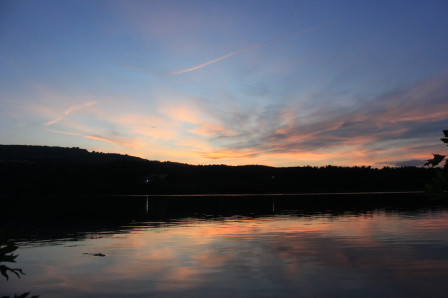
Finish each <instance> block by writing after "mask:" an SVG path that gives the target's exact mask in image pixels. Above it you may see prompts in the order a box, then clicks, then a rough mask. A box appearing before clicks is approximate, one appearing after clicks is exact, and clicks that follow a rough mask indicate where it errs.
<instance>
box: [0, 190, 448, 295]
mask: <svg viewBox="0 0 448 298" xmlns="http://www.w3.org/2000/svg"><path fill="white" fill-rule="evenodd" d="M138 201H139V203H138V204H136V205H135V206H134V207H135V208H136V209H133V210H131V211H130V210H129V209H126V212H123V213H117V212H116V210H115V212H112V211H111V210H108V209H107V208H104V209H102V210H103V213H101V214H96V215H95V216H92V213H88V214H87V215H84V214H82V213H79V214H78V216H76V215H74V214H73V213H70V212H69V213H64V212H62V213H60V214H58V215H59V216H55V214H48V213H47V214H43V213H42V214H41V213H38V214H36V213H35V214H34V216H32V215H31V214H30V213H27V214H26V215H23V216H24V218H22V220H15V219H14V218H16V217H15V216H9V217H8V220H4V221H2V228H3V230H4V231H5V230H8V231H9V232H12V233H14V234H15V235H16V237H17V238H18V240H17V244H18V246H19V248H18V249H17V250H16V251H15V253H16V254H18V257H17V259H16V260H17V263H16V264H13V266H11V267H14V268H22V269H23V272H24V273H26V275H23V276H22V277H21V278H20V279H19V278H17V277H16V276H14V275H11V274H10V276H9V280H8V281H7V280H6V279H5V278H3V277H1V276H0V278H1V280H0V295H9V296H14V294H21V293H23V292H31V294H30V295H40V296H41V297H447V295H448V282H447V281H448V209H447V208H446V207H442V206H435V205H432V206H428V205H425V204H423V205H420V204H417V206H413V207H405V206H401V207H397V206H392V207H391V206H390V205H387V204H386V205H383V206H377V205H369V204H367V207H363V204H361V203H359V204H357V205H356V206H353V204H351V205H347V206H346V207H344V206H339V207H338V208H333V207H332V208H327V207H325V206H321V207H319V206H316V205H313V206H309V205H306V204H305V205H303V206H302V205H300V204H296V205H294V207H295V208H290V207H291V206H289V207H288V208H286V207H283V208H280V209H279V208H278V207H277V209H276V205H275V203H277V206H278V205H279V204H280V205H281V202H278V201H275V200H272V199H271V200H270V201H269V200H267V199H266V202H264V203H263V204H264V205H263V206H264V207H263V208H259V209H258V210H257V211H256V212H253V210H251V208H243V209H238V210H236V209H235V210H232V209H231V210H224V211H225V212H224V211H223V210H219V209H218V210H217V209H213V210H201V209H198V210H194V208H193V209H188V210H187V211H188V212H187V211H186V212H180V213H179V212H174V211H170V208H167V206H163V204H161V203H160V202H158V203H156V202H153V204H151V199H150V200H149V201H148V202H146V200H144V199H142V198H140V199H139V200H138ZM268 203H269V204H268ZM73 204H76V203H73ZM319 204H320V203H319ZM319 204H318V205H319ZM157 205H158V206H157ZM271 205H272V206H271ZM122 207H123V210H125V208H124V207H125V204H124V203H123V204H122ZM152 207H153V208H154V209H158V210H154V209H151V208H152ZM246 207H247V206H246ZM67 209H70V207H67ZM254 209H257V208H254ZM100 210H101V208H100V209H99V210H96V211H95V212H100ZM175 210H177V211H179V210H178V208H177V209H176V208H175ZM221 211H223V212H221ZM51 212H55V211H54V210H53V211H51ZM170 212H171V213H170ZM40 214H41V215H40ZM118 214H120V216H119V215H118ZM20 216H22V215H20V214H17V217H20ZM25 217H26V218H25ZM99 253H101V254H102V255H104V256H102V255H96V256H95V254H99Z"/></svg>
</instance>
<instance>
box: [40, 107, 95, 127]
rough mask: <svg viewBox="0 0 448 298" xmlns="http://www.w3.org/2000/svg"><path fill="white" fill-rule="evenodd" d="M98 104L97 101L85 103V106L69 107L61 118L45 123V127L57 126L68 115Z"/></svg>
mask: <svg viewBox="0 0 448 298" xmlns="http://www.w3.org/2000/svg"><path fill="white" fill-rule="evenodd" d="M97 103H98V102H97V101H89V102H85V103H83V104H79V105H74V106H71V107H69V108H68V109H66V110H65V111H64V112H63V113H62V115H60V116H59V117H56V118H55V119H53V120H50V121H48V122H45V126H49V125H52V124H56V123H58V122H59V121H61V120H63V119H64V118H65V117H67V116H68V115H70V114H71V113H73V112H75V111H79V110H82V109H85V108H88V107H90V106H93V105H96V104H97Z"/></svg>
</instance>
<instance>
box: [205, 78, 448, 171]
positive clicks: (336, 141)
mask: <svg viewBox="0 0 448 298" xmlns="http://www.w3.org/2000/svg"><path fill="white" fill-rule="evenodd" d="M447 98H448V75H447V74H442V75H439V76H435V77H432V78H429V79H427V80H425V81H422V82H419V83H416V84H415V85H414V86H411V87H409V88H407V89H403V90H398V91H395V92H391V93H388V94H383V95H381V96H379V97H377V98H374V99H372V100H369V101H366V102H360V103H357V104H356V105H354V106H353V107H343V106H337V104H332V103H331V101H329V103H328V104H327V105H323V106H322V107H321V108H320V109H314V108H313V109H310V108H307V106H306V105H301V104H297V103H296V102H294V101H290V102H285V103H279V104H276V105H273V106H265V107H264V112H261V113H254V114H251V113H250V111H249V110H248V111H245V113H242V112H241V111H235V112H234V113H233V114H228V113H227V114H224V115H219V114H216V117H217V118H220V119H221V121H222V123H221V125H222V127H223V128H224V129H226V130H227V131H228V133H227V134H225V135H216V136H215V138H216V139H217V140H220V141H221V142H222V144H223V146H222V148H221V149H220V150H216V156H219V153H220V152H224V153H226V154H223V155H222V156H233V157H234V158H239V157H241V158H259V157H268V156H274V155H276V156H279V155H282V154H283V155H285V156H290V157H293V156H294V155H295V156H297V157H298V158H300V157H301V156H304V154H306V153H318V154H324V155H323V156H322V158H326V159H327V161H331V160H333V162H337V163H339V164H343V163H352V164H358V163H364V164H374V163H375V162H381V160H385V159H384V158H388V160H390V159H389V158H391V157H392V158H397V159H396V160H397V161H399V160H403V155H405V156H406V157H408V158H409V159H415V160H420V159H422V158H424V154H425V152H426V154H428V153H429V151H428V148H430V147H431V146H434V143H437V141H438V137H437V136H438V135H439V134H440V132H441V130H442V129H446V128H447V127H448V101H447ZM240 116H241V117H240ZM229 152H232V154H229ZM247 152H250V154H247ZM325 155H326V156H327V157H325ZM203 156H204V157H208V158H213V157H214V156H215V155H213V154H210V153H206V154H204V155H203ZM397 164H398V162H397Z"/></svg>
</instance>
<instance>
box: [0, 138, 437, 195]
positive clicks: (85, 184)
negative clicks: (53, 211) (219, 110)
mask: <svg viewBox="0 0 448 298" xmlns="http://www.w3.org/2000/svg"><path fill="white" fill-rule="evenodd" d="M0 167H1V174H0V193H3V194H147V193H152V194H191V193H300V192H352V191H411V190H423V189H424V185H425V183H427V182H429V181H430V180H431V178H432V177H434V171H435V169H428V168H417V167H396V168H395V167H394V168H390V167H384V168H382V169H375V168H371V167H337V166H325V167H310V166H307V167H283V168H277V167H268V166H260V165H248V166H226V165H208V166H203V165H188V164H182V163H174V162H160V161H153V160H146V159H142V158H138V157H133V156H128V155H121V154H109V153H100V152H89V151H87V150H85V149H80V148H61V147H48V146H22V145H0Z"/></svg>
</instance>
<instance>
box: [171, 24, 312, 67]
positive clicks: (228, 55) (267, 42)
mask: <svg viewBox="0 0 448 298" xmlns="http://www.w3.org/2000/svg"><path fill="white" fill-rule="evenodd" d="M315 28H316V27H311V28H308V29H305V30H301V31H297V32H293V33H290V34H287V35H283V36H280V37H277V38H274V39H271V40H268V41H265V42H262V43H259V44H256V45H253V46H250V47H248V48H244V49H241V50H238V51H235V52H232V53H230V54H227V55H224V56H221V57H218V58H216V59H213V60H210V61H207V62H205V63H202V64H199V65H196V66H193V67H190V68H184V69H179V70H175V71H172V72H169V73H168V75H178V74H181V73H185V72H190V71H193V70H196V69H199V68H203V67H205V66H207V65H210V64H213V63H216V62H219V61H222V60H225V59H227V58H230V57H232V56H235V55H238V54H241V53H244V52H248V51H250V50H253V49H256V48H259V47H262V46H265V45H268V44H270V43H274V42H277V41H279V40H282V39H287V38H289V37H291V36H294V35H302V34H305V33H307V32H309V31H311V30H314V29H315Z"/></svg>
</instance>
